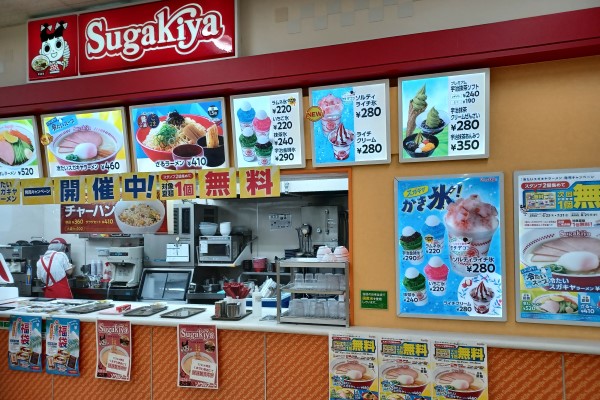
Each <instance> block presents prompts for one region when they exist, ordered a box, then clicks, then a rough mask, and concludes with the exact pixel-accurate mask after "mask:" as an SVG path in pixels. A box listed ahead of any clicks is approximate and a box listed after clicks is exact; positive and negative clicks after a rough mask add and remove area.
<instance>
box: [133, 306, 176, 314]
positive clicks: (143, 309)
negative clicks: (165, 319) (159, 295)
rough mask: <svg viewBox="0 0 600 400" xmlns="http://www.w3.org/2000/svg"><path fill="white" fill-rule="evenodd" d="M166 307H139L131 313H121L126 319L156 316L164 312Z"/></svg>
mask: <svg viewBox="0 0 600 400" xmlns="http://www.w3.org/2000/svg"><path fill="white" fill-rule="evenodd" d="M167 308H168V307H158V308H156V307H152V306H147V307H139V308H135V309H133V310H131V311H127V312H126V313H123V315H124V316H126V317H149V316H151V315H154V314H157V313H159V312H161V311H165V310H166V309H167Z"/></svg>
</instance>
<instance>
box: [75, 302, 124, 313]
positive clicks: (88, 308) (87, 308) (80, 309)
mask: <svg viewBox="0 0 600 400" xmlns="http://www.w3.org/2000/svg"><path fill="white" fill-rule="evenodd" d="M112 306H113V304H112V303H94V304H85V305H83V306H77V307H72V308H68V309H67V310H66V312H68V313H71V314H87V313H91V312H95V311H100V310H106V309H107V308H111V307H112Z"/></svg>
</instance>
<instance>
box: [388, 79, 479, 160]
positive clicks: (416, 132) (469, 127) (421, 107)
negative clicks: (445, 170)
mask: <svg viewBox="0 0 600 400" xmlns="http://www.w3.org/2000/svg"><path fill="white" fill-rule="evenodd" d="M398 97H399V99H398V104H399V111H398V113H399V117H400V121H399V122H400V124H399V125H400V149H399V152H400V162H412V161H439V160H456V159H463V158H487V157H488V147H489V140H488V132H489V129H488V125H489V122H488V115H489V70H488V69H482V70H475V71H461V72H454V73H453V74H451V75H450V74H436V75H423V76H414V77H408V78H401V79H399V80H398Z"/></svg>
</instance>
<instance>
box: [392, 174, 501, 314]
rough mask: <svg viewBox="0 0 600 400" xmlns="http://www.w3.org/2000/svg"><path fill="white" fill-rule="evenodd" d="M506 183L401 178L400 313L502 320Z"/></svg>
mask: <svg viewBox="0 0 600 400" xmlns="http://www.w3.org/2000/svg"><path fill="white" fill-rule="evenodd" d="M502 182H503V175H502V174H501V173H498V174H489V175H487V174H472V175H456V176H438V177H435V176H434V177H422V178H408V179H403V178H397V179H396V181H395V188H394V189H395V193H396V217H397V220H396V240H397V241H398V242H397V246H398V247H397V254H398V260H397V282H396V284H397V287H398V297H397V306H398V315H400V316H409V315H410V316H420V317H429V318H436V317H441V318H454V319H463V318H466V319H469V318H470V319H490V320H497V321H501V320H504V319H505V310H504V308H503V304H504V301H503V296H504V288H503V281H504V267H503V258H502V257H503V230H502V228H503V227H502V220H503V215H502V209H503V207H502V199H503V197H502V196H503V195H502V192H503V187H502Z"/></svg>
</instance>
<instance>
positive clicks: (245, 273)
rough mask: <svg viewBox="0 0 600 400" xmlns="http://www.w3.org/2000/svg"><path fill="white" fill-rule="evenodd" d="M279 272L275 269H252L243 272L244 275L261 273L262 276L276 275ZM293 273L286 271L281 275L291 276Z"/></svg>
mask: <svg viewBox="0 0 600 400" xmlns="http://www.w3.org/2000/svg"><path fill="white" fill-rule="evenodd" d="M276 274H277V272H275V271H271V272H252V271H244V272H242V275H261V276H266V275H276ZM290 275H291V274H290V273H289V272H284V273H282V274H281V276H290Z"/></svg>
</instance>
